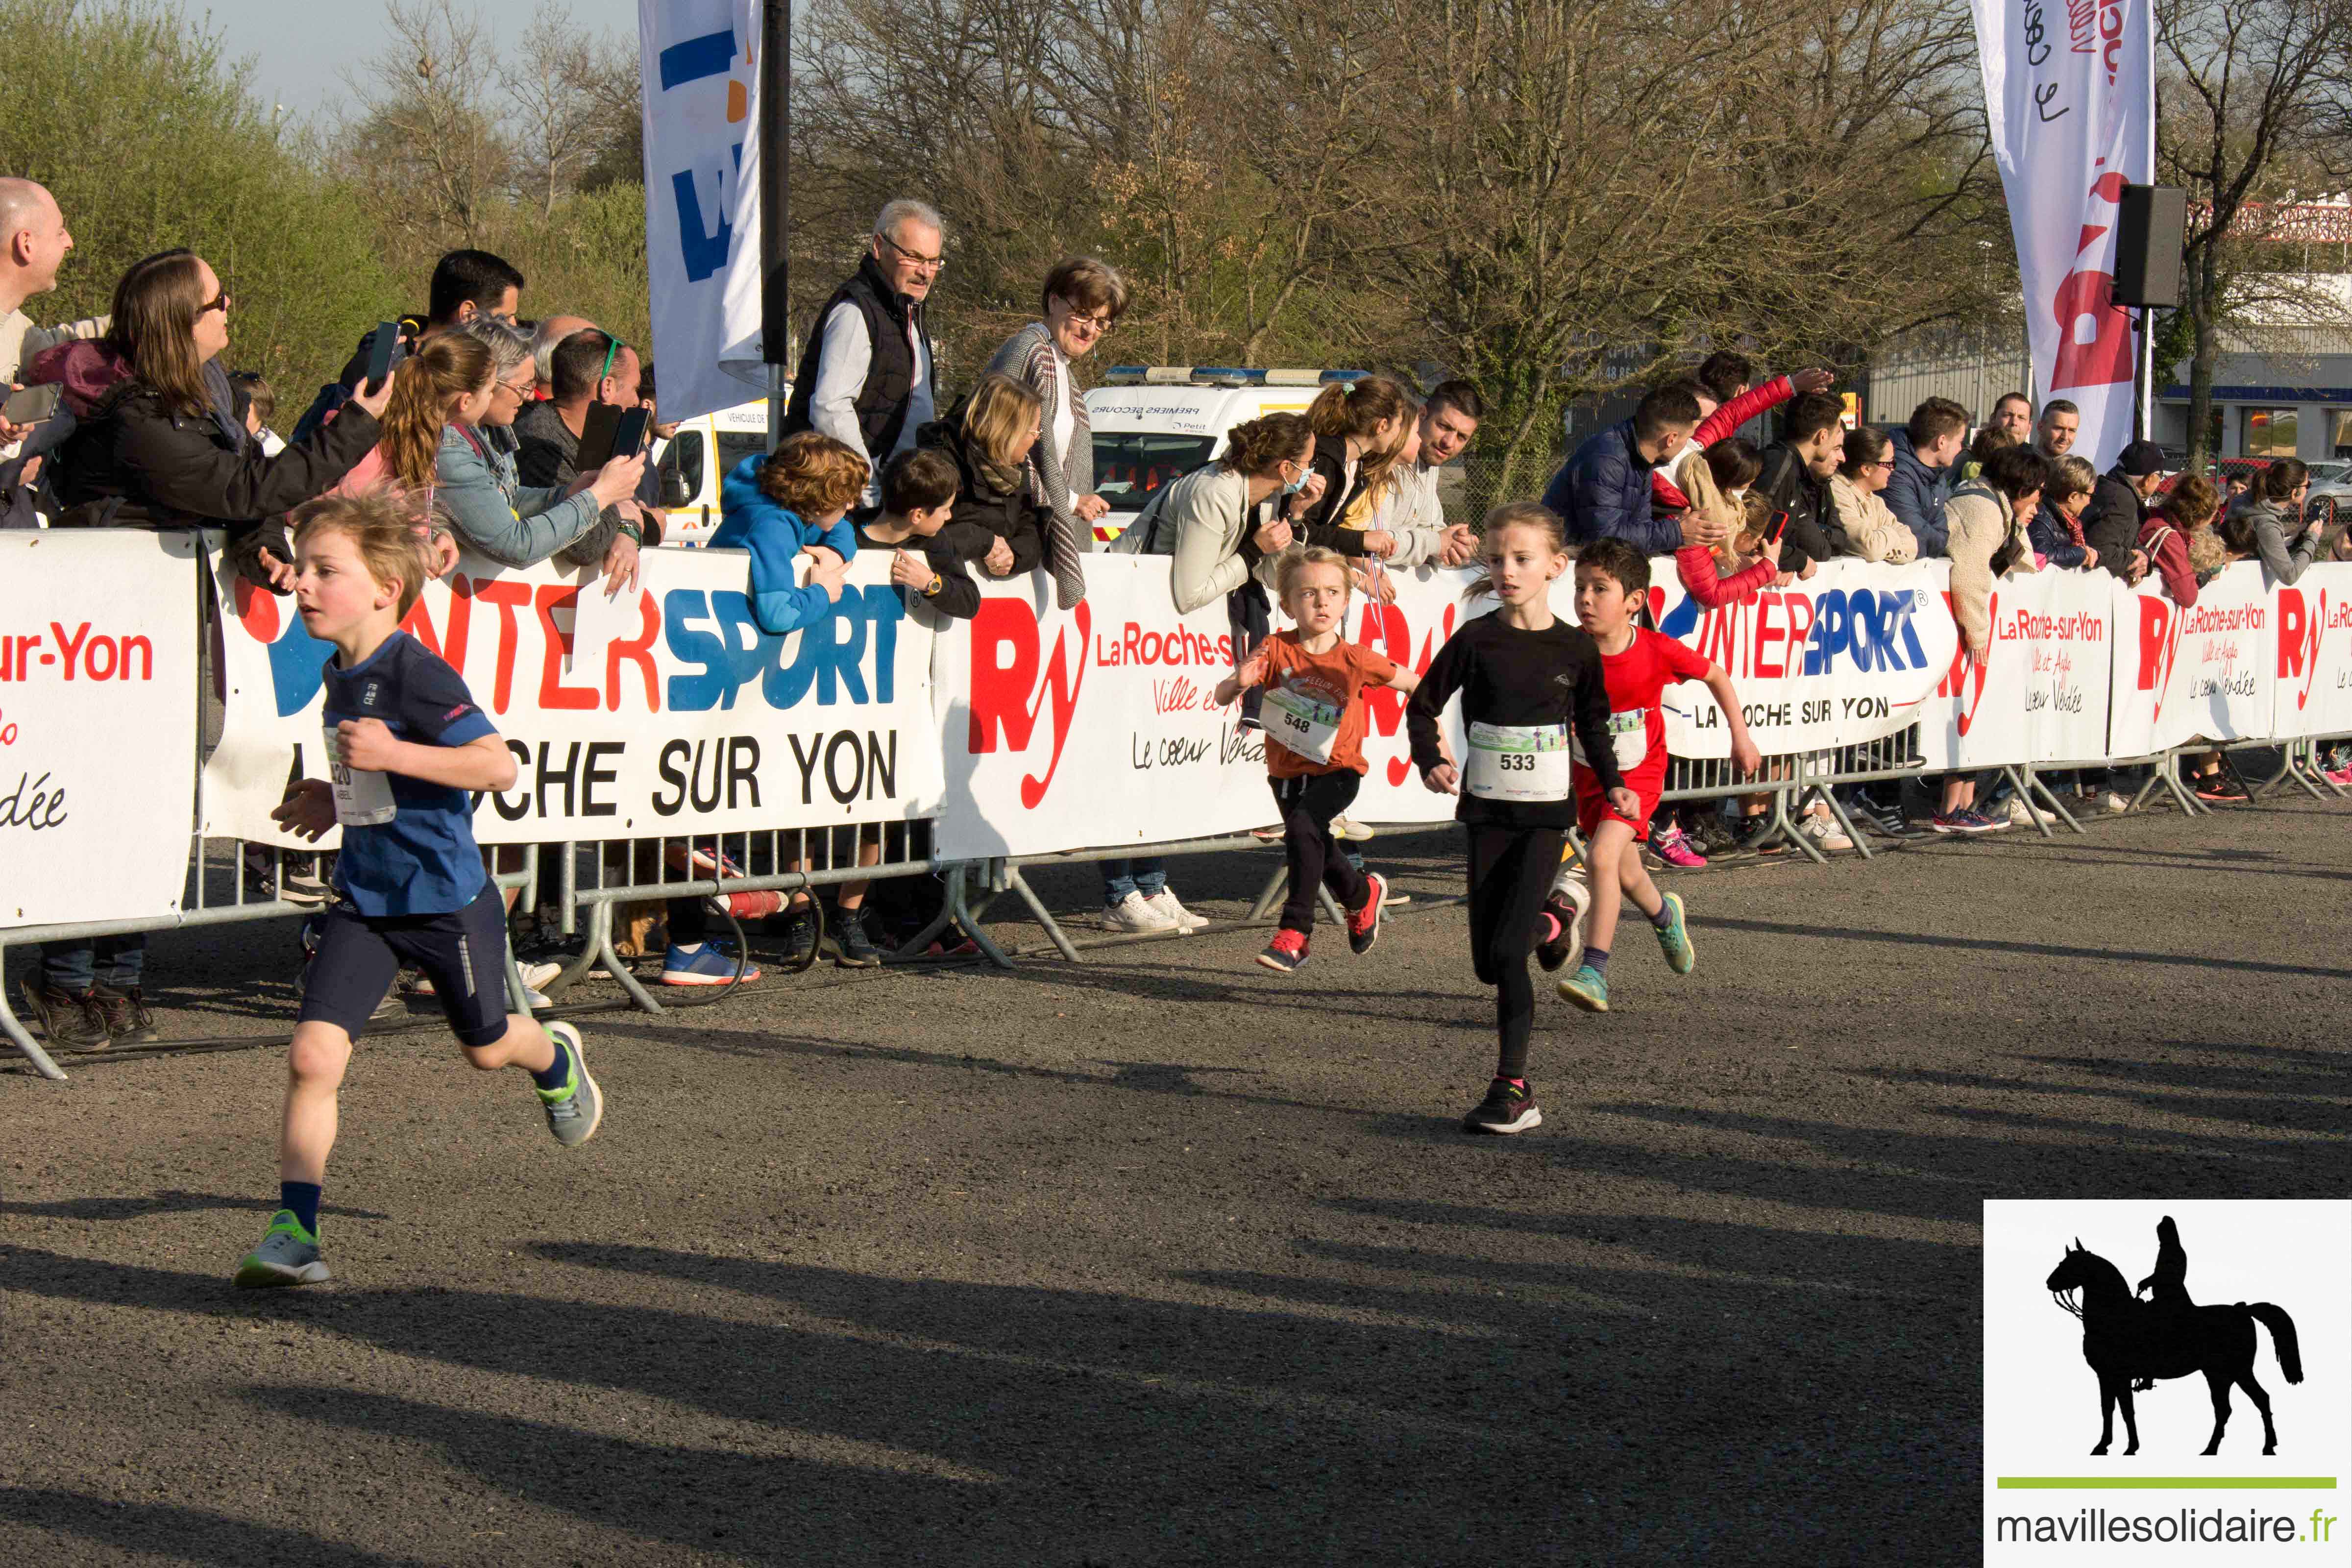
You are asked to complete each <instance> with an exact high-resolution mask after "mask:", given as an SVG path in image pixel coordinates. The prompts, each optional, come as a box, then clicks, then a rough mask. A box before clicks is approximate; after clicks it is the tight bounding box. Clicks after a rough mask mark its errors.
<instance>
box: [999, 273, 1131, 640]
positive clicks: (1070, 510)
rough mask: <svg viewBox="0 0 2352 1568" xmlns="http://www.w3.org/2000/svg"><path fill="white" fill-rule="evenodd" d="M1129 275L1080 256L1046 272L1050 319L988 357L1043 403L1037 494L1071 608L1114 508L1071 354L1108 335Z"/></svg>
mask: <svg viewBox="0 0 2352 1568" xmlns="http://www.w3.org/2000/svg"><path fill="white" fill-rule="evenodd" d="M1127 301H1128V294H1127V281H1126V279H1122V278H1121V277H1119V275H1118V269H1117V268H1113V267H1112V266H1111V265H1110V264H1109V263H1108V262H1106V261H1099V260H1097V259H1096V258H1094V257H1091V256H1075V257H1071V258H1068V259H1067V260H1065V261H1060V262H1057V263H1055V267H1054V269H1053V270H1052V271H1051V272H1048V273H1046V274H1045V289H1044V290H1043V293H1042V295H1041V298H1040V301H1039V309H1040V310H1042V311H1043V313H1044V319H1043V320H1040V321H1032V322H1030V323H1029V324H1028V325H1027V326H1025V327H1024V328H1022V329H1021V330H1020V331H1017V332H1015V333H1013V335H1012V336H1011V337H1010V338H1007V339H1006V340H1005V341H1004V345H1003V347H1002V348H1000V349H998V350H997V351H996V353H995V354H994V356H993V357H992V358H991V359H990V360H989V362H988V374H992V375H1003V376H1009V377H1011V378H1012V379H1013V380H1014V381H1017V382H1019V383H1021V384H1023V385H1024V386H1026V387H1027V388H1028V389H1029V390H1030V391H1031V392H1033V393H1034V394H1035V395H1036V396H1037V402H1038V405H1039V406H1040V407H1041V408H1042V409H1043V410H1044V419H1043V421H1042V427H1041V429H1040V430H1039V433H1038V437H1037V447H1036V452H1035V462H1036V468H1037V478H1038V489H1039V492H1040V494H1039V499H1040V500H1043V501H1044V502H1045V512H1046V520H1047V530H1046V559H1047V561H1048V563H1050V564H1051V565H1052V569H1053V572H1054V582H1055V588H1056V590H1057V591H1060V590H1062V589H1063V588H1064V586H1065V584H1064V580H1063V579H1064V568H1065V566H1066V567H1067V569H1068V571H1069V572H1070V573H1072V574H1076V583H1075V586H1074V587H1072V588H1071V589H1070V590H1069V591H1067V592H1062V593H1059V597H1060V600H1061V605H1062V607H1063V608H1064V609H1068V608H1069V607H1070V606H1071V605H1074V604H1076V602H1077V601H1078V600H1079V599H1080V598H1082V597H1084V596H1085V594H1086V577H1085V574H1084V571H1083V568H1082V567H1081V566H1080V565H1079V564H1078V563H1077V561H1076V557H1077V556H1078V555H1080V554H1083V553H1084V552H1087V551H1088V550H1090V549H1092V548H1093V547H1094V523H1095V520H1096V519H1097V518H1099V517H1101V516H1102V515H1103V514H1104V513H1106V512H1108V511H1109V510H1110V503H1109V502H1108V501H1107V500H1103V498H1102V497H1100V496H1098V495H1097V494H1096V493H1095V445H1094V433H1093V430H1092V428H1091V427H1090V426H1088V425H1087V405H1086V399H1085V398H1084V397H1082V396H1080V395H1079V393H1078V388H1077V385H1076V377H1075V375H1074V374H1073V373H1072V369H1071V365H1072V362H1074V361H1076V360H1080V359H1084V358H1085V357H1086V356H1087V354H1089V353H1093V352H1094V349H1095V345H1096V344H1097V343H1099V342H1102V341H1103V339H1104V338H1105V337H1106V336H1108V334H1109V332H1110V330H1111V328H1112V326H1113V325H1115V324H1116V323H1117V322H1118V319H1119V317H1120V316H1121V315H1122V314H1124V313H1125V312H1126V310H1127Z"/></svg>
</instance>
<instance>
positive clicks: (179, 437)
mask: <svg viewBox="0 0 2352 1568" xmlns="http://www.w3.org/2000/svg"><path fill="white" fill-rule="evenodd" d="M48 382H55V383H57V384H58V385H59V386H60V387H62V388H63V390H64V405H65V407H66V409H67V411H68V413H70V414H72V415H73V416H74V419H75V421H76V424H75V428H74V432H73V434H72V435H71V436H68V437H67V438H66V440H65V442H64V443H63V444H62V445H61V446H60V447H58V451H57V453H56V455H55V457H54V458H52V459H51V461H50V463H49V465H48V472H49V474H50V477H51V483H52V485H53V486H54V488H55V489H56V490H57V495H58V504H59V506H60V508H61V509H62V510H61V511H60V513H59V516H58V522H59V523H60V524H65V525H70V524H73V523H77V522H105V523H115V524H122V523H133V524H136V523H143V524H147V525H150V526H158V527H220V528H226V530H227V531H228V533H229V539H230V552H231V555H232V558H233V559H236V561H237V562H238V564H239V567H240V569H241V570H245V574H246V575H247V576H248V577H253V578H255V580H256V581H259V580H260V576H259V575H258V574H257V571H256V570H252V569H248V568H250V567H251V557H252V551H253V550H254V549H256V548H258V547H259V546H261V545H267V546H268V548H269V549H270V550H271V551H272V552H275V553H277V554H278V556H279V558H280V559H281V560H288V561H290V560H292V559H293V552H292V549H291V547H290V546H289V544H287V542H286V540H285V530H284V526H283V523H282V521H281V520H282V519H283V518H284V516H285V514H286V513H287V512H289V511H291V510H293V509H294V508H296V507H298V506H300V505H301V504H302V503H303V502H304V501H306V500H310V499H311V498H313V497H315V496H320V495H324V494H325V493H327V491H329V490H331V489H334V488H335V486H336V485H337V484H338V483H340V482H341V479H342V478H343V476H344V475H345V474H348V473H349V472H351V470H352V468H353V466H355V465H356V464H357V463H358V462H359V461H360V459H361V458H364V457H366V456H367V455H368V454H369V453H370V452H372V451H373V450H374V449H375V445H376V442H377V440H378V439H379V438H380V437H382V434H383V431H382V428H381V426H378V425H377V424H376V422H375V417H374V416H373V415H371V414H369V413H368V412H367V411H366V410H365V409H362V408H357V407H353V408H347V409H345V410H344V413H343V416H342V417H341V418H339V419H337V420H335V421H334V423H332V424H331V425H327V426H321V427H320V428H319V429H316V430H313V431H312V432H311V433H310V435H309V436H307V437H304V438H303V439H302V440H299V441H297V442H294V443H292V444H290V445H289V446H288V447H287V448H286V449H285V450H284V451H282V452H280V453H279V454H278V456H276V457H275V458H272V457H268V456H265V455H264V454H263V452H262V450H261V447H260V446H259V445H258V444H257V443H256V442H255V441H253V439H252V438H251V437H248V436H247V434H246V430H245V425H244V416H245V407H246V397H245V395H244V393H243V392H241V391H239V390H238V389H237V388H236V386H235V385H234V384H232V383H231V382H230V381H229V380H228V376H227V374H226V372H224V371H223V370H222V369H221V368H220V366H219V365H218V364H217V363H207V364H206V365H205V382H206V384H207V385H208V387H209V389H210V390H211V391H212V392H213V394H214V398H215V408H214V409H213V410H211V411H209V412H207V413H204V414H197V415H185V414H180V413H177V412H174V411H173V410H172V409H169V408H166V407H165V406H164V405H163V396H162V395H161V394H159V393H157V392H156V391H155V390H154V389H153V388H152V387H150V386H149V385H148V384H146V383H145V382H142V381H141V380H140V379H139V378H138V376H137V374H136V373H134V372H133V371H132V370H131V363H130V362H129V361H128V360H126V359H124V358H123V357H122V356H121V355H120V354H118V353H115V352H114V350H113V349H112V348H111V347H110V345H109V344H108V343H107V342H105V340H103V339H100V340H96V341H77V342H69V343H60V344H59V345H58V346H57V347H55V348H53V349H49V350H47V352H45V353H42V354H40V355H39V356H37V358H36V359H35V360H34V361H33V363H32V365H31V367H30V372H29V374H27V375H26V384H28V385H30V384H43V383H48ZM224 408H225V409H226V410H228V413H227V414H226V416H224V415H223V414H222V413H221V412H220V410H221V409H224ZM265 525H266V526H265Z"/></svg>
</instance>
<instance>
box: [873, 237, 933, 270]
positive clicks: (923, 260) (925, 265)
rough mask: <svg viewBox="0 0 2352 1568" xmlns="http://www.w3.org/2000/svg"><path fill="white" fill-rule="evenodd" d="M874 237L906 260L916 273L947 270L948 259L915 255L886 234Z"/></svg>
mask: <svg viewBox="0 0 2352 1568" xmlns="http://www.w3.org/2000/svg"><path fill="white" fill-rule="evenodd" d="M875 238H877V239H878V240H880V241H881V242H882V243H883V244H885V245H887V246H888V247H890V248H891V249H893V250H895V251H897V252H898V254H899V255H900V256H902V257H904V258H906V259H907V260H908V263H909V264H911V265H912V266H913V267H914V268H915V270H916V271H918V272H945V271H946V270H947V269H948V258H946V257H944V256H919V255H917V254H916V253H915V252H914V251H911V250H909V249H908V248H907V247H905V246H903V245H901V244H899V243H898V241H897V240H895V239H892V238H891V237H889V236H888V235H887V234H877V235H876V236H875Z"/></svg>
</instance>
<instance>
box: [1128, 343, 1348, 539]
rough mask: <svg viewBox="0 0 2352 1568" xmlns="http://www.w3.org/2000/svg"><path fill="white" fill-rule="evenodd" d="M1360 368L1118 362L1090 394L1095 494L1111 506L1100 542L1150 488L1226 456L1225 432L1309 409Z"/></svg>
mask: <svg viewBox="0 0 2352 1568" xmlns="http://www.w3.org/2000/svg"><path fill="white" fill-rule="evenodd" d="M1365 374H1367V373H1366V372H1363V371H1360V370H1249V369H1240V368H1234V367H1231V366H1224V365H1199V364H1183V365H1170V364H1152V365H1143V364H1119V365H1113V366H1112V367H1111V368H1110V370H1109V372H1108V374H1106V375H1105V377H1104V378H1103V383H1104V384H1102V385H1100V386H1098V387H1096V388H1095V389H1094V390H1093V391H1091V392H1089V393H1087V424H1088V425H1089V426H1091V427H1092V428H1093V430H1094V440H1095V493H1096V494H1097V495H1099V496H1101V497H1102V498H1103V500H1107V501H1108V502H1110V510H1109V511H1108V513H1107V514H1105V516H1104V517H1103V518H1102V519H1101V521H1097V523H1096V524H1095V538H1096V539H1097V541H1108V540H1112V539H1116V538H1118V535H1119V533H1120V532H1121V531H1123V530H1124V529H1125V528H1126V527H1127V525H1128V524H1129V523H1130V522H1132V521H1135V515H1136V513H1138V512H1139V511H1141V510H1143V507H1144V503H1145V502H1147V501H1149V500H1150V499H1151V493H1152V492H1153V491H1154V490H1156V489H1159V488H1160V486H1161V485H1164V484H1166V483H1168V481H1169V480H1171V479H1181V478H1182V477H1183V476H1184V475H1186V474H1189V473H1191V472H1192V470H1193V469H1194V468H1199V467H1200V466H1201V465H1202V464H1203V463H1205V462H1207V461H1209V460H1210V459H1211V458H1216V457H1219V456H1221V455H1222V454H1223V452H1224V449H1225V432H1226V431H1228V430H1231V429H1232V428H1233V427H1234V426H1236V425H1241V424H1244V423H1246V422H1248V421H1249V420H1252V419H1255V418H1256V417H1257V416H1260V415H1261V414H1304V413H1306V412H1307V405H1308V404H1309V403H1312V402H1313V401H1315V395H1316V394H1317V393H1318V392H1320V391H1322V390H1323V388H1324V387H1326V386H1328V385H1329V384H1331V383H1333V382H1341V381H1357V380H1360V379H1361V378H1362V377H1363V376H1364V375H1365Z"/></svg>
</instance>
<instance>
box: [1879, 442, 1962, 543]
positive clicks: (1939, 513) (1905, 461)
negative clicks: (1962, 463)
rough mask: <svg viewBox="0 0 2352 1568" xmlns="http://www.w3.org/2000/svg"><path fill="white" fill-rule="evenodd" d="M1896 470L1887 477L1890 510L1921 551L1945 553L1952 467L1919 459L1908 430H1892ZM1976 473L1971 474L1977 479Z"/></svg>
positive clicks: (1886, 496) (1888, 508)
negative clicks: (1945, 519)
mask: <svg viewBox="0 0 2352 1568" xmlns="http://www.w3.org/2000/svg"><path fill="white" fill-rule="evenodd" d="M1892 434H1893V437H1894V440H1895V469H1894V471H1893V472H1892V473H1890V474H1888V475H1887V476H1886V492H1885V498H1884V499H1885V502H1886V510H1889V511H1891V512H1893V513H1894V514H1895V521H1897V522H1899V523H1901V524H1903V526H1904V527H1906V528H1907V529H1909V530H1910V531H1911V536H1912V537H1913V538H1914V539H1916V540H1917V541H1918V542H1919V553H1920V554H1921V555H1923V556H1925V555H1941V554H1943V553H1944V503H1945V502H1946V501H1947V500H1950V499H1951V495H1952V470H1951V469H1949V468H1929V467H1928V466H1927V464H1926V463H1924V462H1921V461H1920V460H1919V453H1918V451H1917V449H1916V448H1915V447H1913V446H1912V445H1911V435H1910V432H1908V431H1906V430H1896V431H1895V432H1893V433H1892ZM1974 477H1975V476H1973V475H1971V476H1969V478H1970V479H1974Z"/></svg>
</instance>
